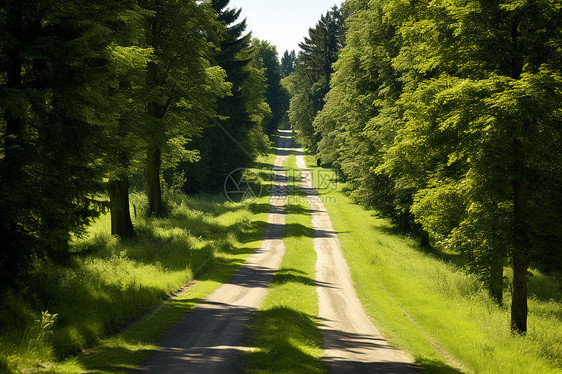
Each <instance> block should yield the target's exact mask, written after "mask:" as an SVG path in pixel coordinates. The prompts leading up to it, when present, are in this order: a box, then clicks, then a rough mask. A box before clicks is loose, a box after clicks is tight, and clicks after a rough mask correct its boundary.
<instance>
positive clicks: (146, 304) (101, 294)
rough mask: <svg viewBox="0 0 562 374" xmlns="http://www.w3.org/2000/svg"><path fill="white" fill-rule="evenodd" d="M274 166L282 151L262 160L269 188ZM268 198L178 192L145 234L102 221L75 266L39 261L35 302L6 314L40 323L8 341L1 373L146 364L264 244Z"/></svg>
mask: <svg viewBox="0 0 562 374" xmlns="http://www.w3.org/2000/svg"><path fill="white" fill-rule="evenodd" d="M274 160H275V154H274V153H273V152H272V153H271V154H270V155H269V156H268V157H262V158H260V160H259V163H258V167H257V169H256V172H257V173H259V174H261V177H262V179H263V180H264V183H266V184H267V183H270V181H271V179H272V178H271V177H270V175H269V174H270V173H271V168H272V166H273V162H274ZM265 187H266V188H264V191H268V190H269V189H268V188H267V186H265ZM136 198H139V199H140V198H142V197H141V196H138V197H136ZM268 198H269V196H265V195H264V196H262V197H261V198H260V199H258V200H257V201H255V202H253V203H238V204H235V203H231V202H228V201H226V199H225V198H224V196H218V195H217V196H208V195H207V196H195V197H186V196H181V195H177V196H175V198H174V202H173V203H172V204H171V206H172V209H171V214H170V216H169V217H168V218H165V219H145V218H142V217H139V218H138V219H136V220H135V227H136V229H137V237H136V238H135V239H132V240H124V241H121V240H118V239H116V238H114V237H111V235H109V233H108V227H109V221H108V219H109V217H108V216H104V217H102V218H101V219H100V220H98V221H97V222H95V223H94V224H93V225H92V226H91V227H90V230H89V235H88V236H87V237H86V238H84V239H80V240H77V241H76V242H75V243H73V248H74V251H75V256H74V258H73V263H72V264H71V265H70V266H67V267H62V266H55V265H47V264H39V265H38V268H37V271H36V274H35V277H36V278H37V279H32V281H31V283H30V286H34V288H33V291H30V292H29V293H30V295H32V296H33V297H34V299H30V298H27V299H26V297H25V295H11V296H9V297H10V300H4V304H3V308H4V309H3V310H1V311H2V313H3V316H6V317H8V318H12V319H14V321H13V322H14V323H27V322H25V320H24V318H23V317H22V315H23V316H25V315H28V317H27V320H29V321H30V322H29V323H28V324H27V325H24V328H23V330H21V331H23V333H18V332H17V331H15V330H14V331H12V332H11V333H10V332H8V333H7V334H5V335H3V336H0V348H2V349H1V351H0V352H1V355H0V356H2V355H3V358H2V360H0V361H3V362H2V365H0V372H4V371H7V372H13V373H17V372H25V373H33V372H47V373H88V372H90V373H109V372H111V373H115V372H123V371H126V370H127V369H129V368H131V367H134V366H135V365H138V364H140V363H142V362H143V361H144V360H145V359H146V358H147V357H148V356H149V355H150V354H151V353H152V352H153V351H154V348H155V344H156V343H157V342H158V341H159V340H160V338H161V337H162V336H163V335H164V334H165V333H166V332H167V331H168V330H169V328H170V327H171V326H172V325H173V324H174V323H175V322H176V321H178V320H179V319H180V318H182V317H183V316H184V315H185V314H186V313H188V312H189V311H190V310H191V309H192V308H193V307H194V306H195V305H197V304H198V302H199V301H201V300H202V299H203V298H204V297H206V296H207V295H209V294H210V293H211V292H212V291H213V290H214V289H215V288H217V287H218V286H219V285H221V284H222V283H224V282H225V281H228V280H229V279H230V278H231V277H232V276H233V275H234V274H235V273H236V271H238V269H239V268H240V266H241V265H242V264H243V263H244V261H245V260H246V258H247V256H248V255H249V254H250V253H252V252H253V251H255V250H256V249H257V248H259V247H260V245H261V243H262V241H263V237H264V234H265V228H266V227H267V216H268V211H269V205H268ZM139 205H140V204H139ZM193 280H194V282H193ZM190 281H191V282H190ZM188 282H190V283H188ZM186 284H188V286H184V287H183V289H180V288H181V287H182V285H186ZM178 289H180V290H179V291H177V292H175V294H174V296H172V297H170V298H168V299H166V300H164V301H163V302H162V300H163V298H166V295H167V294H169V293H170V292H172V291H174V290H178ZM34 305H35V307H34ZM37 305H38V307H37ZM151 306H152V307H151ZM147 308H148V309H149V311H148V312H147V313H145V314H144V315H143V316H142V317H137V319H136V321H135V322H131V321H130V319H131V318H132V317H134V316H135V315H137V316H138V315H139V313H142V311H143V310H145V311H146V310H147ZM41 310H48V311H49V313H47V314H44V315H43V316H42V315H41V313H38V311H41ZM37 314H38V315H37ZM55 314H56V316H55ZM10 316H12V317H10ZM34 319H36V320H37V321H38V322H36V323H33V320H34ZM49 319H51V321H50V322H54V323H49ZM126 325H128V327H126V328H125V329H123V326H126ZM119 330H121V332H118V333H116V334H114V335H108V333H111V331H114V332H115V331H119ZM80 351H81V353H79V354H77V355H76V353H75V352H80ZM2 366H3V367H2Z"/></svg>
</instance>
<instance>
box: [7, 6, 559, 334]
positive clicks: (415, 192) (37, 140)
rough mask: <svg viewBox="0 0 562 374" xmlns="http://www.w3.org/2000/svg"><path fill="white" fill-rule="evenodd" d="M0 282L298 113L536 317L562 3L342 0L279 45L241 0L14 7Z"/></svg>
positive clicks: (237, 159) (552, 188)
mask: <svg viewBox="0 0 562 374" xmlns="http://www.w3.org/2000/svg"><path fill="white" fill-rule="evenodd" d="M0 30H1V33H0V138H1V141H0V238H1V242H2V246H1V249H0V292H11V291H9V290H18V289H21V288H23V287H25V281H26V276H27V274H28V273H29V272H30V271H31V270H32V268H33V266H34V264H35V263H36V262H37V261H47V262H54V263H57V264H61V265H63V266H64V264H66V263H68V262H69V260H70V259H71V257H72V253H71V251H70V246H69V243H70V242H71V240H72V238H75V237H77V236H80V235H81V234H83V233H84V232H85V230H86V228H87V227H88V225H89V224H90V223H91V222H92V220H93V219H95V218H96V217H98V216H99V215H100V214H103V213H105V212H110V214H111V231H112V234H114V235H116V236H118V237H120V238H129V237H134V236H135V228H134V227H133V224H132V221H131V212H130V203H129V191H130V190H131V189H132V188H135V189H141V190H143V191H145V193H146V195H147V199H148V207H147V210H146V212H144V214H146V215H147V216H152V217H162V216H165V215H166V214H167V208H166V202H165V201H164V200H163V194H162V185H163V183H166V182H167V183H171V181H172V180H174V181H175V182H176V183H177V182H178V181H179V183H181V186H182V189H183V191H184V192H185V193H188V194H193V193H198V192H217V191H220V189H221V188H222V185H223V183H224V178H225V176H226V175H228V173H229V172H231V171H232V170H234V169H237V168H243V167H249V166H252V165H253V164H254V162H255V158H256V156H257V155H259V154H262V153H265V152H268V151H269V148H270V144H271V142H270V140H269V138H268V135H271V134H273V133H274V132H275V131H276V129H277V128H278V126H279V125H280V124H282V123H285V122H286V121H290V122H291V124H292V126H293V128H294V129H295V131H296V133H297V137H298V139H299V141H300V142H301V143H302V144H303V146H304V147H305V148H307V150H308V151H309V152H311V153H312V154H314V155H316V157H317V158H318V160H319V161H320V162H321V163H322V164H324V165H326V166H330V167H333V168H335V169H337V170H338V172H339V174H340V176H341V177H342V178H343V180H344V181H345V182H346V186H347V188H348V190H349V193H350V194H351V195H352V196H353V197H354V199H355V200H356V201H357V202H359V203H361V204H364V205H366V206H368V207H372V208H375V209H376V210H377V211H378V212H379V213H380V214H381V215H382V216H385V217H390V218H391V219H393V220H394V221H395V223H396V224H397V225H398V226H399V227H400V229H401V230H402V231H403V232H404V233H408V234H410V235H416V236H419V238H420V239H419V240H420V243H421V246H422V247H426V248H431V247H435V248H437V249H439V250H443V251H451V252H456V253H461V254H462V255H463V256H464V258H465V259H466V263H467V264H468V266H469V267H470V270H471V271H473V272H476V273H478V274H479V275H480V276H481V277H482V278H483V279H485V280H486V284H487V285H488V288H489V292H490V295H491V296H492V297H493V298H494V299H495V300H496V301H497V302H498V303H500V304H501V303H502V302H503V290H504V269H505V268H506V267H511V268H512V269H513V284H512V285H510V287H511V289H512V292H511V295H512V297H511V327H512V330H513V331H514V332H518V333H524V332H525V331H526V330H527V280H528V279H527V278H528V270H529V269H530V268H537V269H540V270H541V271H544V272H546V273H557V272H560V271H562V251H561V245H560V240H561V239H562V238H561V237H562V209H561V206H562V188H561V186H562V138H561V132H562V104H561V103H562V4H561V3H560V2H558V1H553V0H517V1H503V0H486V1H480V0H450V1H428V2H422V1H404V0H371V1H367V0H347V1H345V2H344V4H343V5H342V6H341V7H333V8H332V9H330V10H329V11H328V12H327V13H326V14H325V15H323V16H322V17H321V19H320V21H319V22H318V23H317V24H316V26H314V27H312V28H311V29H310V30H309V35H308V36H307V37H306V38H305V40H304V41H303V42H302V43H301V44H300V49H301V51H300V52H299V53H298V54H296V53H295V52H294V51H292V52H291V51H285V52H284V53H283V54H282V55H281V56H279V55H278V54H277V51H276V48H275V47H274V46H273V45H271V44H269V43H268V42H266V41H261V40H257V39H252V36H251V33H249V31H248V30H246V22H245V20H242V19H240V10H236V9H232V8H230V7H229V0H212V1H196V0H183V1H166V0H156V1H147V0H124V1H110V0H100V1H82V0H64V1H51V0H49V1H47V0H29V1H28V0H7V1H5V2H3V3H2V5H1V6H0Z"/></svg>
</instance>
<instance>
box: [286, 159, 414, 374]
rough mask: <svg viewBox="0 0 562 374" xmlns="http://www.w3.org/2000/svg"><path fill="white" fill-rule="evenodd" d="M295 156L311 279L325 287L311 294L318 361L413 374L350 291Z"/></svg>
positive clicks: (329, 228) (323, 213)
mask: <svg viewBox="0 0 562 374" xmlns="http://www.w3.org/2000/svg"><path fill="white" fill-rule="evenodd" d="M296 156H297V166H298V168H299V169H300V171H301V175H302V186H303V190H304V191H305V193H306V196H307V200H308V203H309V205H310V210H311V215H312V226H313V228H314V233H315V235H314V239H313V243H314V248H315V249H316V252H317V254H318V260H317V263H316V281H317V282H318V283H319V284H323V285H325V286H323V287H317V288H316V291H317V293H318V304H319V305H318V310H319V313H318V314H319V315H318V318H319V320H320V329H321V330H322V336H323V338H324V349H325V355H324V360H325V362H326V363H327V364H328V366H329V368H330V372H331V373H335V374H344V373H400V374H410V373H417V370H416V365H414V364H413V363H412V360H411V359H410V358H409V357H408V356H406V355H405V354H404V353H403V352H401V351H399V350H397V349H395V348H393V347H392V346H390V345H389V344H388V342H387V340H386V339H385V338H384V337H383V336H382V335H381V333H380V332H379V330H378V329H377V328H376V327H375V326H374V325H373V323H372V322H371V320H370V319H369V317H368V316H367V314H366V313H365V311H364V309H363V306H362V305H361V302H360V301H359V299H358V298H357V294H356V293H355V289H354V288H353V280H352V278H351V273H350V271H349V267H348V265H347V262H346V260H345V258H344V256H343V254H342V249H341V245H340V242H339V240H338V236H337V234H336V232H335V231H334V227H333V224H332V221H331V219H330V216H329V215H328V212H327V210H326V207H325V206H324V203H323V202H322V200H321V198H320V197H319V196H318V194H317V193H316V190H315V188H314V184H313V180H312V174H311V172H310V170H309V169H307V167H306V163H305V161H304V152H303V151H302V149H298V150H297V153H296Z"/></svg>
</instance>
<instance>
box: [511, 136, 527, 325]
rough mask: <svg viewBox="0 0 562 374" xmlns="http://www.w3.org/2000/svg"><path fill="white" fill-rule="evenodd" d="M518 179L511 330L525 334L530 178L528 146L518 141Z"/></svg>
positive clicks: (515, 198) (516, 151)
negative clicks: (528, 192) (527, 159)
mask: <svg viewBox="0 0 562 374" xmlns="http://www.w3.org/2000/svg"><path fill="white" fill-rule="evenodd" d="M514 161H515V163H514V165H515V173H516V178H515V180H514V182H513V187H514V188H513V189H514V196H513V203H514V204H513V206H514V209H513V213H514V216H513V225H514V227H513V229H514V243H513V254H512V257H513V259H512V260H513V298H512V302H511V331H512V332H516V333H521V334H524V333H525V332H526V331H527V269H528V267H529V263H528V258H527V254H528V250H529V239H528V235H527V225H526V216H527V180H526V177H525V145H524V143H523V141H521V140H516V141H515V143H514Z"/></svg>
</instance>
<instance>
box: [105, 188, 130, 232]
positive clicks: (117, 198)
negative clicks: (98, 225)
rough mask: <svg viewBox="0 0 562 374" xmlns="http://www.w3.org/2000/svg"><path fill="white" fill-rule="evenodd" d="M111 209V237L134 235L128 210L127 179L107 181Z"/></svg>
mask: <svg viewBox="0 0 562 374" xmlns="http://www.w3.org/2000/svg"><path fill="white" fill-rule="evenodd" d="M108 192H109V204H110V207H111V235H117V236H119V237H121V238H129V237H132V236H134V235H135V229H134V227H133V223H132V222H131V213H130V210H129V181H128V179H127V178H124V179H120V180H112V181H109V185H108Z"/></svg>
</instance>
